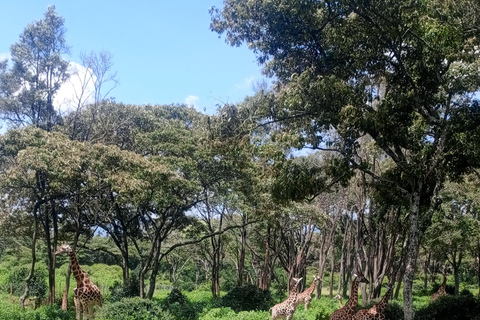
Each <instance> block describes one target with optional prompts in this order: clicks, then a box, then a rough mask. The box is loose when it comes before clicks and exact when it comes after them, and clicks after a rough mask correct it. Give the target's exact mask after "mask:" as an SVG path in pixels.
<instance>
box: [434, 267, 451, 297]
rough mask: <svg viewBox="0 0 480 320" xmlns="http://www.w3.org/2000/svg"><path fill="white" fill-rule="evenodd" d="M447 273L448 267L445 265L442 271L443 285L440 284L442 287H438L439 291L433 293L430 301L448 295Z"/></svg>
mask: <svg viewBox="0 0 480 320" xmlns="http://www.w3.org/2000/svg"><path fill="white" fill-rule="evenodd" d="M447 273H448V268H447V267H444V268H443V272H442V274H443V282H442V285H441V286H440V288H438V291H437V292H435V293H434V294H432V296H431V297H430V302H433V301H435V300H437V299H438V298H440V297H441V296H446V295H447V292H446V291H445V287H446V286H447Z"/></svg>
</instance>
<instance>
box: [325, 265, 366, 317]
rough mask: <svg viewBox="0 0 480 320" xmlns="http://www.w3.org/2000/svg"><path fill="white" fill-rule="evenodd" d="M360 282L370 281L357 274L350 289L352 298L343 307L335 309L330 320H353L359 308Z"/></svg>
mask: <svg viewBox="0 0 480 320" xmlns="http://www.w3.org/2000/svg"><path fill="white" fill-rule="evenodd" d="M360 283H368V280H367V279H366V278H365V277H364V276H363V275H361V274H360V275H355V280H353V282H352V288H351V289H350V299H348V301H347V303H345V306H343V308H340V309H337V310H335V311H334V312H333V313H332V315H331V316H330V320H351V319H352V317H353V315H354V314H355V312H356V310H357V303H358V285H359V284H360Z"/></svg>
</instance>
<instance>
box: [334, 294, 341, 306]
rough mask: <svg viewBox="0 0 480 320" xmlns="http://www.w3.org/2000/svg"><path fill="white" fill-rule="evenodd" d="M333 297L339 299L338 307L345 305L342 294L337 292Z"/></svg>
mask: <svg viewBox="0 0 480 320" xmlns="http://www.w3.org/2000/svg"><path fill="white" fill-rule="evenodd" d="M333 299H335V300H338V308H342V307H343V303H342V296H341V295H339V294H337V295H336V296H335V297H333Z"/></svg>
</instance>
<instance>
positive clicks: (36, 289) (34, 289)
mask: <svg viewBox="0 0 480 320" xmlns="http://www.w3.org/2000/svg"><path fill="white" fill-rule="evenodd" d="M29 272H30V265H23V266H19V267H16V268H14V269H13V270H12V271H11V272H10V274H9V277H8V282H9V283H11V284H12V289H13V294H14V295H16V296H21V295H23V293H24V291H25V278H26V277H27V275H28V273H29ZM46 278H47V271H46V270H45V269H42V268H37V269H35V272H34V273H33V277H32V280H31V281H30V297H35V296H36V297H38V298H43V297H45V294H46V293H47V283H46V281H45V279H46ZM8 290H10V288H8Z"/></svg>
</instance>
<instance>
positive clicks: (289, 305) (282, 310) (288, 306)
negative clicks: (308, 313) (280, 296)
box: [268, 278, 302, 320]
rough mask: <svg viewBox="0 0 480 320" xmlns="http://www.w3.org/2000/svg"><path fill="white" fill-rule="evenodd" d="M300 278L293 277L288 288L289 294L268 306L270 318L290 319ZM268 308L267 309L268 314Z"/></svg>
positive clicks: (273, 319) (293, 310)
mask: <svg viewBox="0 0 480 320" xmlns="http://www.w3.org/2000/svg"><path fill="white" fill-rule="evenodd" d="M301 280H302V278H300V279H296V278H293V281H294V284H293V286H292V288H291V289H290V294H289V295H288V298H287V300H285V301H283V302H282V303H279V304H276V305H274V306H273V307H271V308H270V310H272V320H275V319H278V318H283V317H285V318H286V319H287V320H291V319H292V317H293V313H294V312H295V302H296V301H297V286H298V283H299V282H300V281H301ZM270 310H268V313H269V315H270Z"/></svg>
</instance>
